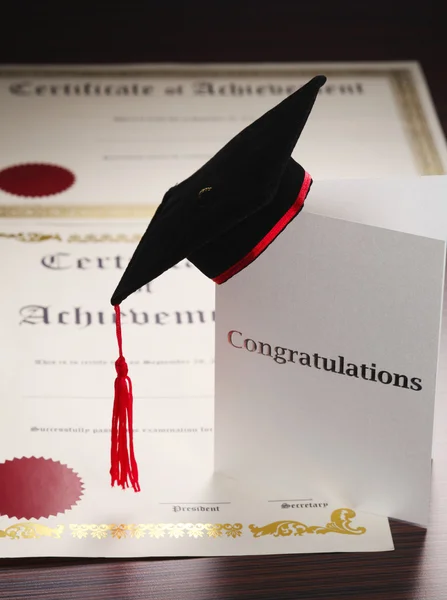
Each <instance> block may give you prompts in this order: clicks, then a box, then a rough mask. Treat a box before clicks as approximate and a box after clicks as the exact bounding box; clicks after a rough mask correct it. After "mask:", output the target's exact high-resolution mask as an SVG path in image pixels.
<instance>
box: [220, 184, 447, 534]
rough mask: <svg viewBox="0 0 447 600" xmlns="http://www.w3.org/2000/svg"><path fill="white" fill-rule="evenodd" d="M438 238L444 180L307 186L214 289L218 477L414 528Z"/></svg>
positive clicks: (428, 399) (435, 341)
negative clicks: (292, 209) (301, 199)
mask: <svg viewBox="0 0 447 600" xmlns="http://www.w3.org/2000/svg"><path fill="white" fill-rule="evenodd" d="M446 237H447V177H428V178H415V179H409V180H397V179H396V180H393V181H380V180H375V181H358V180H357V181H338V182H315V183H314V185H313V188H312V198H311V201H309V202H308V203H307V205H306V207H305V209H304V210H303V213H302V214H301V216H300V218H299V219H296V220H294V221H293V222H292V223H290V225H289V226H288V227H287V228H286V229H285V230H284V232H283V233H282V234H281V236H279V237H278V238H277V239H276V240H275V241H274V242H273V243H272V244H271V245H270V247H269V248H268V249H267V251H266V252H264V253H263V254H262V255H261V256H260V257H259V258H258V260H257V261H255V262H254V263H252V264H251V265H250V266H249V267H248V268H246V269H245V270H244V271H242V272H241V273H239V274H237V275H236V276H235V277H233V279H231V280H230V281H228V282H227V283H226V285H225V286H218V288H217V296H216V390H215V393H216V407H215V466H216V470H217V472H221V473H225V474H226V475H230V476H234V477H241V476H243V477H244V478H248V479H250V481H252V483H253V485H257V486H260V488H262V487H263V486H265V485H268V486H271V485H272V484H274V486H275V489H281V490H282V491H283V493H284V494H286V495H285V496H284V497H292V496H289V495H288V494H290V493H293V494H297V493H298V494H299V490H300V489H301V488H302V489H306V490H307V491H308V490H312V494H313V496H314V497H315V498H318V497H323V496H324V497H331V498H333V499H334V501H341V502H344V503H348V504H349V505H350V506H355V507H356V508H358V509H359V510H365V511H371V512H376V513H379V514H382V515H386V516H389V517H394V518H398V519H403V520H406V521H410V522H413V523H416V524H419V525H422V526H426V525H427V520H428V512H429V500H430V482H431V458H432V452H431V451H432V432H433V418H434V406H435V394H436V380H437V368H438V354H439V345H440V332H441V315H442V302H443V290H444V268H445V239H446ZM229 440H231V441H229Z"/></svg>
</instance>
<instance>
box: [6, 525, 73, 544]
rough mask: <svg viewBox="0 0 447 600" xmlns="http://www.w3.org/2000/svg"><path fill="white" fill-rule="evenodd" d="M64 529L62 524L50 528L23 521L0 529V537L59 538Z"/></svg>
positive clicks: (12, 538) (23, 538) (14, 538)
mask: <svg viewBox="0 0 447 600" xmlns="http://www.w3.org/2000/svg"><path fill="white" fill-rule="evenodd" d="M64 529H65V527H64V525H58V526H57V527H55V528H51V527H47V526H46V525H42V524H41V523H33V522H29V521H23V522H21V523H15V524H14V525H11V526H10V527H7V528H6V529H0V538H9V539H10V540H20V539H21V540H31V539H36V538H42V537H50V538H55V539H60V538H61V537H62V534H63V533H64Z"/></svg>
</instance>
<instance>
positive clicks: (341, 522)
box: [248, 508, 366, 538]
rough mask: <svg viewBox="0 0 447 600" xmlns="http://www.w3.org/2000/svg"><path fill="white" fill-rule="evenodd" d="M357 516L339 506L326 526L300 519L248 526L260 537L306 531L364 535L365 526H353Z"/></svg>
mask: <svg viewBox="0 0 447 600" xmlns="http://www.w3.org/2000/svg"><path fill="white" fill-rule="evenodd" d="M354 517H355V512H354V511H353V510H351V509H349V508H339V509H337V510H334V512H333V513H332V514H331V522H330V523H327V524H326V525H324V526H320V525H311V526H310V527H309V526H308V525H304V523H300V522H299V521H292V520H287V521H285V520H284V521H275V522H274V523H269V524H268V525H264V526H263V527H256V525H249V526H248V528H249V530H250V531H251V532H252V534H253V537H255V538H259V537H262V536H264V535H272V536H273V537H288V536H290V535H300V536H301V535H304V534H305V533H317V534H318V533H320V534H325V533H342V534H347V535H363V534H365V533H366V528H365V527H356V528H355V529H354V528H353V527H351V523H352V519H353V518H354Z"/></svg>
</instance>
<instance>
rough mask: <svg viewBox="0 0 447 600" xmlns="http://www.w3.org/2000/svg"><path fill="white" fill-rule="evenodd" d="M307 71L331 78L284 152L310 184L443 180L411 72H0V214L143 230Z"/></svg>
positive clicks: (388, 68) (403, 67) (430, 114)
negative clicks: (118, 220) (106, 220)
mask: <svg viewBox="0 0 447 600" xmlns="http://www.w3.org/2000/svg"><path fill="white" fill-rule="evenodd" d="M317 73H323V74H325V75H326V76H327V78H328V80H327V83H326V85H325V86H323V88H321V90H320V93H319V98H318V102H317V103H316V105H315V108H314V110H313V112H312V118H311V119H309V122H308V124H307V126H306V129H305V131H304V132H303V135H302V136H301V138H300V141H299V144H298V145H297V147H296V149H295V151H294V153H293V157H294V158H295V159H296V160H297V162H298V163H300V164H303V165H305V167H306V169H307V170H308V171H309V172H310V173H311V175H312V177H313V178H314V179H315V180H322V179H339V178H349V179H352V178H371V177H387V176H394V175H399V176H411V175H439V174H443V173H445V172H447V150H446V144H445V139H444V136H443V133H442V130H441V128H440V126H439V122H438V119H437V116H436V113H435V110H434V107H433V104H432V101H431V98H430V94H429V91H428V87H427V85H426V82H425V79H424V77H423V74H422V71H421V69H420V67H419V65H418V64H415V63H379V64H377V63H366V64H355V63H354V64H352V63H348V64H344V63H342V64H337V63H329V64H287V65H286V64H266V65H191V66H188V65H184V66H180V65H158V66H155V65H146V66H135V67H128V66H126V67H125V68H124V67H103V66H98V67H54V68H50V67H42V68H38V67H21V68H16V67H11V68H6V67H5V68H2V70H1V72H0V103H1V106H2V110H1V114H0V138H1V140H2V144H1V149H0V216H3V217H8V218H11V217H32V218H36V217H69V218H78V217H83V218H85V217H91V218H98V217H104V216H117V217H124V216H130V217H135V218H136V217H144V218H145V219H147V218H148V217H150V216H151V215H152V214H153V212H154V209H155V208H156V206H157V205H158V204H159V202H160V201H161V199H162V196H163V194H164V193H165V192H166V190H167V189H168V188H170V187H171V186H173V185H174V184H175V183H177V182H178V181H182V180H183V179H185V178H186V177H188V176H189V175H191V174H192V173H193V172H194V171H195V170H197V169H198V168H199V167H200V166H202V164H204V163H205V162H206V161H207V160H208V159H209V158H211V156H212V155H213V154H215V153H216V152H217V151H218V150H219V149H220V148H221V147H222V146H223V145H224V144H225V143H226V142H227V141H229V140H230V139H231V138H232V137H233V136H235V135H236V134H237V133H238V132H239V131H241V130H242V129H243V128H244V127H246V126H247V125H248V124H249V123H251V122H252V121H253V120H255V119H256V118H257V117H259V116H261V115H262V114H264V113H265V112H266V111H267V110H268V109H270V108H272V107H273V106H275V105H276V104H278V103H279V102H280V101H281V100H282V99H284V98H285V97H286V96H287V95H289V94H291V93H292V92H293V91H294V90H296V89H297V88H298V87H300V86H302V85H303V84H305V83H306V82H307V81H308V80H309V79H311V78H312V77H313V76H314V75H315V74H317Z"/></svg>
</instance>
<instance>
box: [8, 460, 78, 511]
mask: <svg viewBox="0 0 447 600" xmlns="http://www.w3.org/2000/svg"><path fill="white" fill-rule="evenodd" d="M83 489H84V488H83V484H82V481H81V479H80V477H79V476H78V475H77V474H76V473H75V472H74V471H73V469H70V468H69V467H67V466H66V465H63V464H61V463H60V462H55V461H54V460H52V459H45V458H35V457H34V456H31V457H30V458H25V457H22V458H14V459H13V460H7V461H5V462H4V463H0V515H2V516H6V517H9V518H10V519H12V518H13V517H15V518H16V519H42V518H45V519H46V518H48V517H50V516H54V517H55V516H56V515H57V514H58V513H64V512H65V511H67V510H70V509H71V508H73V506H74V505H75V504H77V502H78V501H79V500H80V499H81V496H82V494H83Z"/></svg>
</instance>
